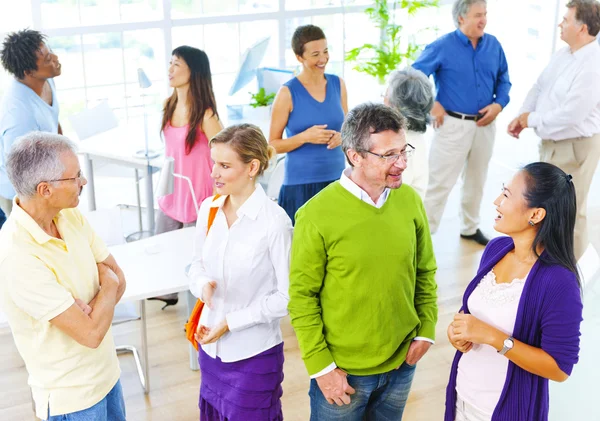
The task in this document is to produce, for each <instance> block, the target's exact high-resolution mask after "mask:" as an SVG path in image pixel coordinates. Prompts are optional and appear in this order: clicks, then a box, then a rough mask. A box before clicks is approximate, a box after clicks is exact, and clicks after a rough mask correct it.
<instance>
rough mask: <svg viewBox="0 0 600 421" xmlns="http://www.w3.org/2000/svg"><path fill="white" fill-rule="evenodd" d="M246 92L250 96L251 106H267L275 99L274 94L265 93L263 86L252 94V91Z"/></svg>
mask: <svg viewBox="0 0 600 421" xmlns="http://www.w3.org/2000/svg"><path fill="white" fill-rule="evenodd" d="M248 93H249V94H250V96H251V98H252V102H250V106H251V107H252V108H258V107H268V106H269V105H271V104H272V103H273V100H274V99H275V94H274V93H271V94H269V95H267V92H266V91H265V88H260V89H259V90H258V92H257V93H255V94H253V93H252V92H248Z"/></svg>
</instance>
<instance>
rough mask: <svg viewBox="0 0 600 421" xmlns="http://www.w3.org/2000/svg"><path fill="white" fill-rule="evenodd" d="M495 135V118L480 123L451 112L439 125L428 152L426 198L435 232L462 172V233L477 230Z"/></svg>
mask: <svg viewBox="0 0 600 421" xmlns="http://www.w3.org/2000/svg"><path fill="white" fill-rule="evenodd" d="M495 135H496V124H495V122H493V123H492V124H489V125H487V126H485V127H478V126H477V124H476V123H475V122H474V121H468V120H461V119H458V118H454V117H450V116H448V115H447V116H445V117H444V124H443V125H442V126H441V127H440V128H439V129H436V131H435V136H434V138H433V142H432V144H431V150H430V153H429V183H428V185H427V193H426V194H425V201H424V204H425V210H426V212H427V219H428V220H429V227H430V229H431V233H432V234H434V233H435V232H436V231H437V229H438V227H439V225H440V221H441V219H442V215H443V214H444V208H445V207H446V202H447V200H448V195H449V194H450V192H451V191H452V188H453V187H454V185H455V184H456V181H457V180H458V176H459V175H460V174H461V172H462V181H463V185H462V199H461V211H460V233H461V234H464V235H472V234H475V232H476V231H477V228H478V227H479V208H480V207H481V199H482V197H483V187H484V186H485V180H486V178H487V172H488V165H489V163H490V159H491V158H492V152H493V151H494V137H495Z"/></svg>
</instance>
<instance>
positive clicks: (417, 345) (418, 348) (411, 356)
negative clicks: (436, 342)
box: [405, 340, 432, 365]
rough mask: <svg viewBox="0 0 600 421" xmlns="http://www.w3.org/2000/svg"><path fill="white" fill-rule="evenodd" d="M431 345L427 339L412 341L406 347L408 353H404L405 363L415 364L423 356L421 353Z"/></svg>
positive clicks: (423, 353)
mask: <svg viewBox="0 0 600 421" xmlns="http://www.w3.org/2000/svg"><path fill="white" fill-rule="evenodd" d="M431 345H432V344H431V342H427V341H419V340H416V341H412V343H411V344H410V347H409V348H408V354H406V360H405V361H406V364H409V365H416V364H417V363H418V362H419V360H420V359H421V358H423V355H425V353H426V352H427V351H429V348H431Z"/></svg>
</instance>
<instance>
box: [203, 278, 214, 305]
mask: <svg viewBox="0 0 600 421" xmlns="http://www.w3.org/2000/svg"><path fill="white" fill-rule="evenodd" d="M215 289H217V282H216V281H210V282H208V283H206V285H204V288H202V301H203V302H204V304H206V305H207V306H208V308H210V309H211V310H212V308H213V305H212V297H213V294H214V293H215Z"/></svg>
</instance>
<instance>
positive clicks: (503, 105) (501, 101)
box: [494, 98, 508, 111]
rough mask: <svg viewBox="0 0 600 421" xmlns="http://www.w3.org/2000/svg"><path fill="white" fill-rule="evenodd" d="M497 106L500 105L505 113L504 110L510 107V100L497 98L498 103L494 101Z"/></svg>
mask: <svg viewBox="0 0 600 421" xmlns="http://www.w3.org/2000/svg"><path fill="white" fill-rule="evenodd" d="M494 102H495V103H496V104H498V105H499V106H501V107H502V111H504V109H505V108H506V106H507V105H508V100H507V99H500V98H496V101H494Z"/></svg>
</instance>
